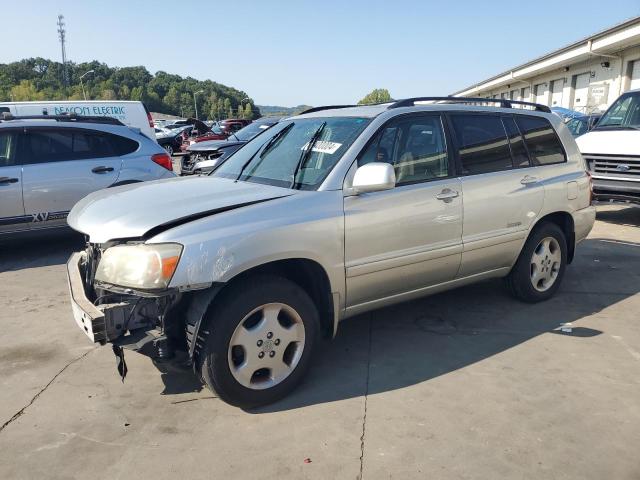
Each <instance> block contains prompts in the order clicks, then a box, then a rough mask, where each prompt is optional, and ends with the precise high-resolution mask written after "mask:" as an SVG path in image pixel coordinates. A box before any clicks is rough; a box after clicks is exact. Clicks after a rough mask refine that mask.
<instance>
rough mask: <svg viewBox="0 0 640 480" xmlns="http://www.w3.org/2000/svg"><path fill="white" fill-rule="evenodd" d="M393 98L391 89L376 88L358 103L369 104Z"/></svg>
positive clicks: (388, 100)
mask: <svg viewBox="0 0 640 480" xmlns="http://www.w3.org/2000/svg"><path fill="white" fill-rule="evenodd" d="M391 100H392V98H391V94H390V93H389V90H387V89H386V88H376V89H374V90H372V91H371V93H369V94H367V95H365V97H364V98H363V99H362V100H360V101H359V102H358V105H369V104H372V103H385V102H390V101H391Z"/></svg>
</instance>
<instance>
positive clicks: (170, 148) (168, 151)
mask: <svg viewBox="0 0 640 480" xmlns="http://www.w3.org/2000/svg"><path fill="white" fill-rule="evenodd" d="M164 149H165V150H166V151H167V153H168V154H169V156H170V157H172V156H173V147H172V146H171V145H165V146H164Z"/></svg>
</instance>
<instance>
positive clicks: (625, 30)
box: [452, 17, 640, 96]
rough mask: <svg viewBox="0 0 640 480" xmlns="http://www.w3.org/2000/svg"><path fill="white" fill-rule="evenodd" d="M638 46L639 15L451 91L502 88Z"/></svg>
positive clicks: (461, 93)
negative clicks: (590, 58)
mask: <svg viewBox="0 0 640 480" xmlns="http://www.w3.org/2000/svg"><path fill="white" fill-rule="evenodd" d="M633 45H640V17H633V18H630V19H628V20H625V21H624V22H622V23H619V24H617V25H615V26H613V27H610V28H608V29H606V30H603V31H601V32H598V33H596V34H593V35H591V36H589V37H586V38H583V39H582V40H578V41H577V42H574V43H572V44H570V45H567V46H565V47H562V48H560V49H558V50H554V51H553V52H550V53H547V54H545V55H542V56H541V57H538V58H535V59H533V60H531V61H529V62H527V63H524V64H522V65H518V66H516V67H513V68H511V69H509V70H507V71H505V72H502V73H499V74H498V75H495V76H493V77H491V78H488V79H487V80H483V81H482V82H478V83H475V84H473V85H471V86H469V87H467V88H464V89H462V90H459V91H457V92H455V93H453V94H452V95H453V96H468V95H473V94H477V93H478V92H479V91H483V90H488V89H492V88H497V87H501V86H503V85H506V84H509V83H515V82H517V81H518V80H524V79H525V78H530V77H532V76H535V75H539V74H541V73H544V72H547V71H551V70H555V69H557V68H561V67H563V66H568V65H570V64H572V63H575V62H579V61H582V60H586V59H588V58H589V57H597V56H599V55H600V56H611V55H612V54H614V53H615V52H618V51H620V50H622V49H624V48H627V47H630V46H633Z"/></svg>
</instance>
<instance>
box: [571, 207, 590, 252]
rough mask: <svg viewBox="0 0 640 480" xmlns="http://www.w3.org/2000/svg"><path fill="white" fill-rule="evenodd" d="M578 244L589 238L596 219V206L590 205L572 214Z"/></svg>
mask: <svg viewBox="0 0 640 480" xmlns="http://www.w3.org/2000/svg"><path fill="white" fill-rule="evenodd" d="M571 215H572V217H573V226H574V232H575V235H576V244H577V243H579V242H581V241H582V240H584V239H585V238H587V235H589V232H591V229H592V228H593V224H594V223H595V221H596V207H595V206H593V205H589V206H588V207H586V208H581V209H580V210H576V211H575V212H573V213H572V214H571Z"/></svg>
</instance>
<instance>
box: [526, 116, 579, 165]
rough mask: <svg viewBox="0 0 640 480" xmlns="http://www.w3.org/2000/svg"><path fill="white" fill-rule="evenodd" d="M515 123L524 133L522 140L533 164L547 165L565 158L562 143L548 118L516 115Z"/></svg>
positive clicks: (563, 160)
mask: <svg viewBox="0 0 640 480" xmlns="http://www.w3.org/2000/svg"><path fill="white" fill-rule="evenodd" d="M516 123H517V124H518V127H520V131H521V132H522V133H523V134H524V142H525V144H526V145H527V149H528V150H529V156H530V157H531V163H532V164H533V165H549V164H551V163H560V162H565V161H566V160H567V158H566V157H565V154H564V150H563V148H562V144H561V143H560V140H559V139H558V136H557V135H556V132H555V130H554V129H553V127H552V126H551V123H549V120H547V119H546V118H541V117H527V116H523V115H517V116H516Z"/></svg>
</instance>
